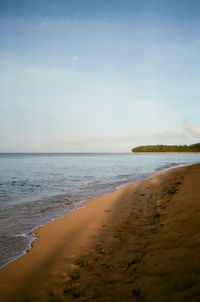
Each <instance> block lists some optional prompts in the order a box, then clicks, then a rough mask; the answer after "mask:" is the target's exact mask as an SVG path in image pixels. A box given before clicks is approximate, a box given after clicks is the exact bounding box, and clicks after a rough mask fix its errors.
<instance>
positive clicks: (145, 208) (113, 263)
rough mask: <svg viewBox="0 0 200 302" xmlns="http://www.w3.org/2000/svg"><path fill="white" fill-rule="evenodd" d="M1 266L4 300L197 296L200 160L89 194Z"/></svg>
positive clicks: (199, 290)
mask: <svg viewBox="0 0 200 302" xmlns="http://www.w3.org/2000/svg"><path fill="white" fill-rule="evenodd" d="M37 235H38V236H39V239H38V240H36V241H35V242H34V245H33V248H32V249H31V250H30V251H29V253H27V254H26V255H25V256H23V257H21V258H19V259H18V260H16V261H14V262H13V263H11V264H9V265H8V266H6V267H5V268H3V269H2V270H1V271H0V299H1V301H2V302H4V301H12V302H18V301H20V302H23V301H42V302H43V301H44V302H45V301H57V302H58V301H69V302H70V301H103V302H104V301H105V302H106V301H152V302H157V301H158V302H162V301H167V302H168V301H176V302H179V301H192V302H197V301H200V164H197V165H192V166H188V167H181V168H176V169H173V170H170V171H167V172H165V173H161V174H159V175H155V176H153V177H151V178H150V179H148V180H146V181H143V182H140V183H136V184H133V185H129V186H126V187H124V188H122V189H120V190H119V191H117V192H114V193H111V194H107V195H104V196H101V197H99V198H97V199H94V200H92V201H89V202H88V203H87V206H86V208H83V209H80V210H77V211H76V212H74V213H72V214H70V215H67V216H65V217H63V218H60V219H57V220H56V221H53V222H50V223H48V224H47V225H45V226H43V227H41V228H39V229H38V230H37Z"/></svg>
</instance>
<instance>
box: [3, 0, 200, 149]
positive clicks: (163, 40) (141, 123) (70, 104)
mask: <svg viewBox="0 0 200 302" xmlns="http://www.w3.org/2000/svg"><path fill="white" fill-rule="evenodd" d="M199 16H200V1H199V0H107V1H104V0H101V1H99V0H98V1H97V0H84V1H82V0H34V1H32V0H15V1H14V0H0V152H130V151H131V149H132V148H133V147H135V146H138V145H147V144H193V143H196V142H199V141H200V118H199V117H200V85H199V82H200V17H199Z"/></svg>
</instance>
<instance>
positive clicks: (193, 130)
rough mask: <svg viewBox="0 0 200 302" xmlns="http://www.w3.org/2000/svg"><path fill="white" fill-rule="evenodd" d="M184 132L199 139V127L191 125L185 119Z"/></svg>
mask: <svg viewBox="0 0 200 302" xmlns="http://www.w3.org/2000/svg"><path fill="white" fill-rule="evenodd" d="M184 130H185V131H186V132H188V133H189V134H191V135H192V136H193V137H200V125H191V124H190V122H189V121H188V120H187V119H186V120H185V121H184Z"/></svg>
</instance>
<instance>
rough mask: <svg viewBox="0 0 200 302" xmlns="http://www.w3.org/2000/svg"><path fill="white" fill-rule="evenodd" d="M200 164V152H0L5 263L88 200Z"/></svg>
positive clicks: (0, 237)
mask: <svg viewBox="0 0 200 302" xmlns="http://www.w3.org/2000/svg"><path fill="white" fill-rule="evenodd" d="M197 162H200V154H110V153H108V154H107V153H80V154H79V153H64V154H60V153H59V154H55V153H54V154H48V153H47V154H44V153H42V154H38V153H37V154H30V153H29V154H6V153H5V154H3V153H2V154H0V267H1V268H2V267H4V266H5V265H7V264H8V263H9V262H11V261H13V260H15V259H16V258H18V257H20V256H21V255H23V254H24V253H26V252H27V250H28V249H30V247H31V244H32V242H33V240H34V239H35V238H33V237H32V236H31V232H32V231H33V230H34V229H36V228H37V227H38V226H40V225H43V224H45V223H47V222H49V221H51V220H53V219H56V218H58V217H61V216H63V215H66V214H68V213H71V212H72V211H75V210H76V209H78V208H80V207H83V206H84V202H85V201H86V200H88V199H91V198H94V197H97V196H100V195H102V194H106V193H110V192H112V191H115V190H117V189H118V188H120V187H121V186H123V185H126V184H130V183H133V182H136V181H140V180H143V179H146V178H148V177H150V176H151V175H153V174H155V173H158V172H160V171H163V170H166V169H169V168H172V167H176V166H178V165H186V164H192V163H197Z"/></svg>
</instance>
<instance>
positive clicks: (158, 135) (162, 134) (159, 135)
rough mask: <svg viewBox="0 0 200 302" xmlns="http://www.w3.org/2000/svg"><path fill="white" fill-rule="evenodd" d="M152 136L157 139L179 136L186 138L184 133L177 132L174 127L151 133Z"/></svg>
mask: <svg viewBox="0 0 200 302" xmlns="http://www.w3.org/2000/svg"><path fill="white" fill-rule="evenodd" d="M152 137H153V138H157V139H161V140H162V139H172V138H176V139H177V138H181V139H184V138H186V136H185V134H184V133H183V132H179V131H177V130H175V129H169V130H166V131H164V132H158V133H154V134H153V135H152Z"/></svg>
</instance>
